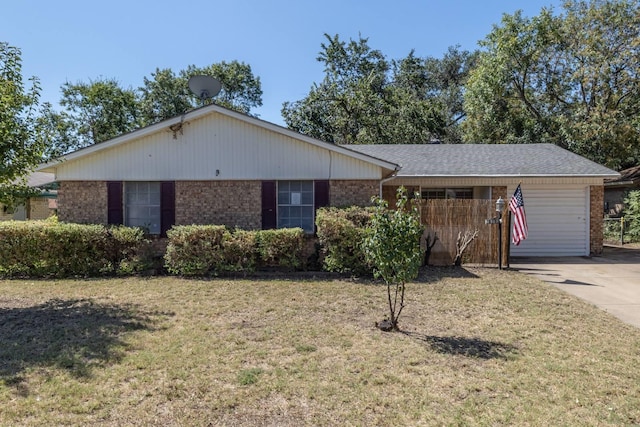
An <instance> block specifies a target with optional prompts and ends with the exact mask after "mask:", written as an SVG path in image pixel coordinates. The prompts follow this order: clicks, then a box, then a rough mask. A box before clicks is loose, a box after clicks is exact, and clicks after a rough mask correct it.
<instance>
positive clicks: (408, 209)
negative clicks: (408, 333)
mask: <svg viewBox="0 0 640 427" xmlns="http://www.w3.org/2000/svg"><path fill="white" fill-rule="evenodd" d="M423 231H424V228H423V226H422V224H421V223H420V214H419V211H418V207H417V205H416V204H411V206H409V205H408V197H407V192H406V189H405V188H404V187H400V188H398V193H397V203H396V209H395V210H389V209H388V205H387V202H386V201H385V200H382V199H379V198H377V199H376V210H375V212H374V214H373V218H372V219H371V225H370V226H369V230H368V233H367V237H366V238H365V240H364V251H365V255H366V257H367V260H368V261H369V262H370V263H371V264H372V265H373V266H374V270H373V274H374V276H375V277H378V278H382V279H383V280H384V282H385V283H386V284H387V297H388V303H389V319H388V321H389V322H390V329H392V330H398V318H399V317H400V313H402V309H403V308H404V305H405V304H404V297H405V284H406V283H407V282H408V281H410V280H413V279H415V278H416V277H417V276H418V271H419V269H420V265H421V263H422V250H421V249H420V238H421V237H422V232H423Z"/></svg>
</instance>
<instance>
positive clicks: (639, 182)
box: [604, 165, 640, 217]
mask: <svg viewBox="0 0 640 427" xmlns="http://www.w3.org/2000/svg"><path fill="white" fill-rule="evenodd" d="M633 190H640V165H638V166H634V167H631V168H628V169H625V170H622V171H620V176H619V177H617V178H610V179H605V180H604V206H605V211H606V214H607V215H609V216H612V217H619V216H620V214H621V213H622V211H623V209H624V199H625V198H626V197H627V193H628V192H629V191H633Z"/></svg>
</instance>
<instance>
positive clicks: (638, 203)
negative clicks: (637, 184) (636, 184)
mask: <svg viewBox="0 0 640 427" xmlns="http://www.w3.org/2000/svg"><path fill="white" fill-rule="evenodd" d="M623 215H624V222H625V237H628V238H629V241H631V242H638V241H640V190H634V191H629V193H628V194H627V197H626V198H625V199H624V212H623Z"/></svg>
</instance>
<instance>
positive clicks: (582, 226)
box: [509, 185, 589, 256]
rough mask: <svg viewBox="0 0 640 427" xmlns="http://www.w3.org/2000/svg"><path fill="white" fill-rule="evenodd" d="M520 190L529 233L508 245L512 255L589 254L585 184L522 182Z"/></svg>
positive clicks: (587, 194) (586, 190)
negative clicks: (538, 185) (533, 183)
mask: <svg viewBox="0 0 640 427" xmlns="http://www.w3.org/2000/svg"><path fill="white" fill-rule="evenodd" d="M509 190H510V191H511V194H513V191H515V188H514V189H509ZM522 194H523V197H524V207H525V212H526V215H527V224H528V227H529V236H528V237H527V239H526V240H524V241H523V242H521V243H520V245H519V246H515V245H513V244H512V245H511V255H512V256H581V255H588V247H589V235H588V228H589V226H588V221H587V218H588V206H589V204H588V200H589V191H588V187H586V186H584V187H581V186H571V187H566V188H557V187H556V188H554V187H553V186H547V187H542V186H540V187H533V186H531V187H526V186H524V185H523V186H522Z"/></svg>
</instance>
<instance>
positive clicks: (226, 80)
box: [139, 60, 262, 125]
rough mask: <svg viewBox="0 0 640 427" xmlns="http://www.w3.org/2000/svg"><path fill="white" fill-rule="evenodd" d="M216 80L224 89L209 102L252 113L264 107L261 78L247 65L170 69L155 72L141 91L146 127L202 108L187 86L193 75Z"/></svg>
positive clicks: (222, 64)
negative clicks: (177, 70) (253, 110)
mask: <svg viewBox="0 0 640 427" xmlns="http://www.w3.org/2000/svg"><path fill="white" fill-rule="evenodd" d="M198 74H199V75H207V76H212V77H215V78H216V79H218V80H219V81H220V83H221V84H222V90H221V91H220V93H219V94H218V95H217V96H216V97H215V98H214V99H209V100H206V101H205V102H206V103H211V102H215V103H216V104H218V105H221V106H223V107H226V108H229V109H231V110H235V111H239V112H241V113H244V114H251V110H252V109H253V108H256V107H260V106H261V105H262V88H261V84H260V77H257V76H254V75H253V71H252V70H251V66H250V65H248V64H245V63H244V62H239V61H235V60H234V61H231V62H226V61H222V62H218V63H214V64H211V65H209V66H206V67H197V66H195V65H189V66H188V67H187V68H186V69H184V70H181V71H179V72H178V73H177V74H176V73H174V72H173V71H172V70H171V69H170V68H165V69H162V70H161V69H156V71H155V72H153V73H151V77H150V78H147V77H145V78H144V85H143V86H142V87H140V88H139V95H140V111H141V119H142V122H143V124H145V125H147V124H151V123H155V122H157V121H160V120H163V119H167V118H169V117H173V116H175V115H178V114H182V113H184V112H185V111H188V110H190V109H193V108H196V107H198V106H200V105H201V103H202V100H200V99H198V98H197V97H196V96H195V95H194V94H193V93H191V91H190V90H189V87H188V82H189V78H190V77H192V76H194V75H198Z"/></svg>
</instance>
